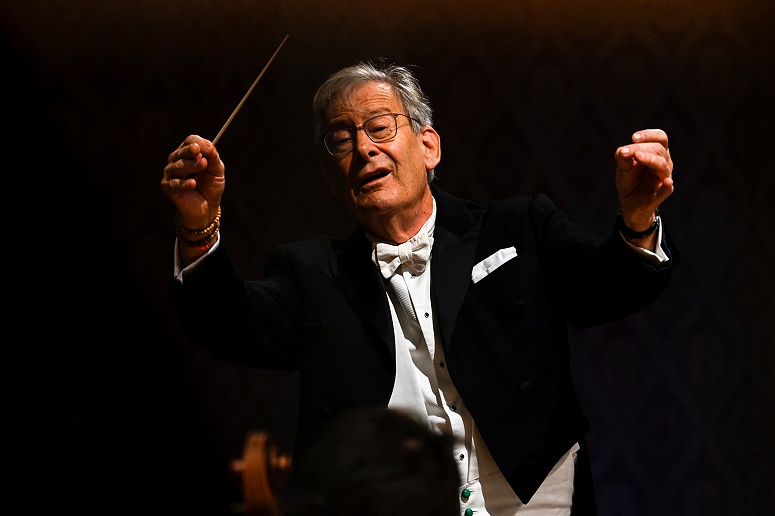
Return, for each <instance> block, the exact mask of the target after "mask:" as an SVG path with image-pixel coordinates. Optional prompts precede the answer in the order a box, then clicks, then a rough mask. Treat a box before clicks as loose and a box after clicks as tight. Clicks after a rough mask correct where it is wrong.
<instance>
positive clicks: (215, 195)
mask: <svg viewBox="0 0 775 516" xmlns="http://www.w3.org/2000/svg"><path fill="white" fill-rule="evenodd" d="M225 172H226V166H225V165H224V164H223V162H222V161H221V158H220V157H219V155H218V151H217V150H216V148H215V146H214V145H213V144H212V143H211V142H210V141H209V140H206V139H204V138H202V137H200V136H197V135H191V136H189V137H187V138H186V139H185V140H184V141H183V143H181V144H180V146H179V147H178V148H177V149H176V150H175V151H173V152H172V153H171V154H170V155H169V158H167V166H165V167H164V176H163V177H162V180H161V190H162V192H163V193H164V195H166V196H167V197H168V198H169V199H170V200H171V201H172V203H173V204H174V205H175V209H176V210H177V217H178V223H179V224H180V225H181V226H183V227H185V228H190V229H197V228H205V227H207V226H208V225H209V224H210V223H211V222H212V221H213V219H215V217H216V216H217V214H218V207H219V206H220V204H221V196H222V195H223V190H224V188H225V186H226V176H225Z"/></svg>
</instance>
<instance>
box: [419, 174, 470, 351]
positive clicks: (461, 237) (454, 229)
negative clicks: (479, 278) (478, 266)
mask: <svg viewBox="0 0 775 516" xmlns="http://www.w3.org/2000/svg"><path fill="white" fill-rule="evenodd" d="M433 194H434V197H435V198H436V207H437V215H436V228H435V230H434V233H433V251H432V254H431V286H432V287H431V288H432V289H433V300H434V302H435V306H436V317H437V318H438V321H439V330H440V332H441V340H442V343H443V345H444V348H445V349H448V346H449V341H450V338H451V337H452V331H453V330H454V328H455V320H456V319H457V314H458V312H459V311H460V307H461V305H462V304H463V299H464V298H465V295H466V291H467V290H468V287H469V285H470V284H471V269H472V268H473V266H474V257H475V254H476V245H477V243H478V239H479V228H480V224H481V222H480V214H481V213H482V211H481V208H479V207H478V206H474V205H472V204H470V203H464V202H462V201H460V200H458V199H455V198H453V197H451V196H450V195H449V194H446V193H445V192H442V191H440V190H438V189H434V190H433Z"/></svg>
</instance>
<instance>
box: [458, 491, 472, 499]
mask: <svg viewBox="0 0 775 516" xmlns="http://www.w3.org/2000/svg"><path fill="white" fill-rule="evenodd" d="M460 496H462V497H463V498H468V497H470V496H471V491H470V490H469V489H463V490H462V491H460Z"/></svg>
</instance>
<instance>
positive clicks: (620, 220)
mask: <svg viewBox="0 0 775 516" xmlns="http://www.w3.org/2000/svg"><path fill="white" fill-rule="evenodd" d="M659 221H660V218H659V209H657V210H656V211H655V212H654V222H652V223H651V225H650V226H649V227H648V228H646V229H644V230H642V231H637V230H635V229H632V228H631V227H629V226H628V225H627V223H626V222H625V221H624V217H622V210H619V212H618V213H617V214H616V227H617V228H618V229H619V231H620V232H621V234H622V235H623V236H624V238H626V239H627V240H641V239H644V238H648V237H650V236H651V235H653V234H654V232H656V230H657V229H658V228H659V223H660V222H659Z"/></svg>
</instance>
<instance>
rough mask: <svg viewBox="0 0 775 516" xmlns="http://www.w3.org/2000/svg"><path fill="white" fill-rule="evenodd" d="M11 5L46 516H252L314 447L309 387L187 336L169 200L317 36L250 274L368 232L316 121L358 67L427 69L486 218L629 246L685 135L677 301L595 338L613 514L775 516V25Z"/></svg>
mask: <svg viewBox="0 0 775 516" xmlns="http://www.w3.org/2000/svg"><path fill="white" fill-rule="evenodd" d="M0 5H2V10H1V11H0V26H2V43H3V46H2V52H3V54H2V59H3V61H2V62H3V69H4V74H3V76H4V79H2V82H3V83H4V91H5V95H4V100H5V102H4V112H5V113H4V115H3V120H4V123H3V124H2V125H3V132H4V138H3V141H4V143H5V144H6V146H5V148H4V149H3V151H4V152H3V153H2V154H3V157H4V159H3V165H4V166H3V172H4V174H3V176H4V177H3V183H2V184H3V187H4V188H3V194H4V195H3V197H4V199H5V201H6V202H5V204H6V206H7V212H6V214H5V227H4V233H5V238H4V240H5V253H4V255H5V258H4V261H5V263H6V264H7V265H6V267H7V270H8V274H7V277H6V285H7V288H6V292H7V293H8V294H9V295H8V296H7V300H6V301H7V303H6V305H7V306H9V308H8V309H6V314H7V321H8V328H9V329H10V328H14V327H15V328H17V330H16V331H15V332H10V331H9V332H8V335H7V337H6V339H5V341H6V345H5V346H4V348H5V349H6V351H7V354H6V360H7V363H8V364H9V367H8V371H7V374H8V375H9V376H8V377H9V378H13V377H14V375H17V374H18V373H19V372H21V373H22V375H23V376H22V377H23V382H22V383H21V384H20V385H21V386H20V387H19V388H18V389H16V388H14V389H12V390H9V398H10V399H11V400H12V401H13V402H16V403H14V404H9V405H8V415H9V417H12V418H14V419H12V420H11V421H12V424H11V426H13V427H14V428H19V429H21V430H22V433H24V434H25V435H24V437H28V438H29V437H31V438H32V444H31V445H30V446H31V447H30V448H21V449H15V450H12V451H15V452H17V453H19V452H21V454H22V455H23V456H25V457H27V459H26V461H25V462H27V468H28V469H25V470H24V471H25V472H24V473H20V474H19V475H16V480H18V481H19V482H20V483H21V484H24V485H26V486H27V487H30V486H32V487H34V494H33V495H32V496H33V498H30V497H29V495H26V498H24V500H23V501H24V502H25V503H27V504H29V505H28V508H29V507H31V508H34V509H36V510H39V511H40V512H47V511H48V510H50V509H56V510H63V509H72V510H74V511H75V513H77V514H91V513H94V514H105V513H160V514H164V513H169V514H211V515H219V514H228V513H229V511H230V510H233V509H234V506H233V505H232V504H233V503H235V502H237V501H239V497H240V493H239V491H238V485H237V483H236V481H235V478H234V477H233V475H231V474H230V473H229V472H228V467H229V462H230V461H231V460H232V459H234V458H237V457H239V456H240V455H241V454H242V445H243V439H244V438H245V436H246V434H247V432H249V431H253V430H268V431H271V432H272V433H273V435H274V436H275V437H276V438H277V439H278V441H279V443H280V445H281V446H282V447H284V449H286V450H287V449H288V448H289V447H290V443H291V442H292V439H293V409H294V408H295V403H296V398H295V387H294V379H295V378H294V376H293V375H292V374H286V373H272V372H258V371H252V370H247V369H244V368H240V367H235V366H233V365H229V364H226V363H223V362H221V361H219V360H218V359H215V358H214V357H212V356H209V355H208V354H206V353H204V352H203V351H201V350H199V349H197V348H195V347H193V346H192V345H191V344H190V343H189V342H188V341H187V340H186V339H185V338H184V337H183V336H182V334H181V333H180V329H179V326H178V321H177V319H176V317H175V314H174V313H173V312H172V311H171V309H170V306H169V304H168V299H167V295H166V287H167V282H168V281H169V279H170V276H171V271H172V265H171V258H172V245H173V238H174V222H173V209H172V206H171V204H169V203H168V202H167V200H166V199H165V198H164V197H163V196H162V194H161V192H160V189H159V181H160V180H161V176H162V169H163V167H164V165H165V163H166V159H167V155H168V154H169V153H170V152H171V151H172V150H174V149H175V148H176V147H177V145H178V144H179V143H180V142H181V141H182V140H183V138H184V137H185V136H186V135H188V134H191V133H197V134H201V135H203V136H205V137H209V138H212V137H214V136H215V134H216V133H217V132H218V131H219V129H220V128H221V126H222V125H223V123H224V122H225V121H226V119H227V118H228V116H229V115H230V114H231V112H232V110H233V109H234V107H235V106H236V105H237V104H238V102H239V101H240V100H241V98H242V96H243V94H244V93H245V91H246V90H247V89H248V87H249V86H250V85H251V84H252V82H253V80H254V79H255V77H256V76H257V74H258V73H259V72H260V70H261V69H262V68H263V66H264V64H265V63H266V62H267V60H268V59H269V57H270V56H271V55H272V53H273V52H274V50H275V49H276V48H277V45H279V43H280V42H281V41H282V39H283V37H285V35H286V34H290V37H289V39H288V41H287V43H286V44H285V47H284V48H283V49H282V50H281V52H280V53H279V54H278V56H277V58H276V60H275V61H274V63H273V64H272V66H271V67H270V68H269V70H268V71H267V73H266V74H265V75H264V77H263V78H262V80H261V82H260V83H259V85H258V86H257V87H256V89H255V91H254V92H253V94H252V96H251V97H250V98H249V99H248V101H247V102H246V103H245V105H244V107H243V109H242V111H241V112H240V114H239V115H238V116H237V117H236V118H235V119H234V121H233V123H232V124H231V126H230V127H229V129H228V130H227V131H226V133H225V134H224V136H223V138H222V139H221V141H220V142H219V150H220V152H221V154H222V157H223V159H224V161H225V162H226V165H227V177H228V185H227V191H226V196H225V198H224V202H223V228H222V230H223V234H224V238H226V239H228V242H229V245H230V248H231V249H232V250H233V251H234V254H235V258H236V259H237V261H238V263H239V265H240V266H241V267H242V268H243V271H244V272H245V273H247V274H248V275H258V274H260V272H261V269H262V266H263V260H264V257H265V255H266V253H267V250H268V248H269V246H270V245H271V244H273V243H276V242H281V241H288V240H293V239H297V238H300V237H304V236H307V235H311V234H315V233H320V232H326V233H333V234H336V235H342V236H344V235H346V234H348V233H349V231H350V229H351V225H350V223H349V222H348V221H347V219H346V218H344V216H343V214H342V213H341V212H340V211H339V209H338V208H337V207H336V205H335V204H334V203H333V202H332V201H331V200H330V199H329V198H328V197H327V194H326V193H325V191H324V190H322V188H323V182H322V179H321V178H320V176H319V174H318V172H317V167H316V155H315V149H314V146H313V144H312V142H311V134H312V118H311V115H310V111H311V110H310V107H311V98H312V95H313V93H314V91H315V89H316V87H317V86H318V85H319V83H320V82H321V81H322V80H323V79H324V78H325V77H326V76H327V75H328V74H329V73H331V72H333V71H335V70H336V69H338V68H340V67H342V66H345V65H349V64H352V63H354V62H355V61H356V60H360V59H369V58H378V57H384V58H386V59H387V60H388V61H394V62H397V63H400V64H406V65H411V66H412V67H413V69H414V70H415V72H416V74H417V75H418V77H419V78H420V80H421V83H422V84H423V86H424V88H425V90H426V93H427V94H428V96H429V97H430V100H431V103H432V106H433V107H434V108H435V113H436V116H435V125H436V128H437V130H438V131H439V133H440V134H441V141H442V149H443V158H442V161H441V164H440V166H439V167H438V169H437V172H438V176H439V179H438V183H439V185H440V186H442V187H443V188H445V189H446V190H448V191H449V192H451V193H453V194H456V195H459V196H464V197H468V198H471V199H473V200H476V201H478V202H481V203H483V204H486V203H487V202H489V201H491V200H493V199H495V198H500V197H504V196H511V195H522V194H526V195H531V194H535V193H539V192H541V193H546V194H548V195H549V196H550V197H551V198H552V199H553V200H554V201H555V202H556V203H557V204H558V205H560V206H561V207H563V208H564V209H565V210H566V211H567V212H568V213H569V214H570V215H571V216H572V218H574V219H576V220H577V221H578V222H579V223H581V224H582V225H583V226H585V227H587V228H588V229H590V230H591V231H593V232H595V233H598V234H601V235H605V234H607V233H608V232H609V230H610V227H611V224H612V222H613V215H614V214H615V212H616V208H617V203H616V193H615V190H614V185H613V168H614V161H613V152H614V150H615V149H616V147H618V146H620V145H623V144H625V143H628V142H629V138H630V135H631V133H632V132H634V131H635V130H637V129H641V128H646V127H660V128H662V129H664V130H666V131H667V133H668V135H669V136H670V148H671V151H672V155H673V159H674V161H675V172H674V178H675V184H676V192H675V194H674V195H673V196H672V197H671V198H670V199H668V201H667V202H666V203H665V204H664V205H663V209H662V212H663V215H664V221H665V224H666V225H667V227H668V228H669V230H670V231H671V233H672V234H673V236H674V239H675V241H676V242H677V243H678V245H679V246H680V248H681V250H682V251H683V257H682V262H681V264H680V268H679V269H678V271H677V274H676V276H675V279H674V282H673V283H672V285H671V286H670V288H669V289H668V291H667V292H666V293H665V294H664V296H663V297H662V299H661V300H660V301H659V302H658V303H657V304H656V305H654V306H652V307H650V308H649V309H647V310H644V311H642V312H640V313H638V314H636V315H634V316H631V317H629V318H627V319H626V320H623V321H621V322H617V323H615V324H611V325H608V326H605V327H601V328H595V329H590V330H585V331H583V332H579V331H575V330H571V331H572V339H573V344H574V363H573V366H574V375H575V378H576V380H577V384H578V388H579V391H580V394H581V397H582V401H583V403H584V405H585V407H586V409H587V411H588V414H589V418H590V420H591V422H592V425H593V429H592V431H591V433H590V435H589V446H590V448H591V452H592V458H593V463H592V465H593V469H594V473H595V477H596V482H597V486H598V500H599V505H600V509H601V514H602V515H654V514H659V515H662V514H666V515H704V516H707V515H722V514H723V515H764V514H775V495H774V494H773V487H775V482H774V480H775V474H774V473H773V464H774V463H775V445H774V444H773V439H772V436H773V430H774V429H775V419H774V416H773V412H774V411H773V402H775V380H774V379H773V378H774V377H775V375H773V371H774V370H775V349H773V345H774V344H775V337H774V336H773V335H774V334H773V330H774V329H775V328H774V326H773V321H772V318H773V314H774V313H775V302H774V301H773V299H774V298H775V296H774V295H773V287H774V286H775V266H773V260H774V259H775V245H774V244H773V227H775V220H773V219H774V218H773V216H772V206H771V205H772V199H773V194H775V167H774V166H773V156H772V154H773V150H775V147H773V141H774V140H775V95H774V94H773V92H775V66H774V65H773V57H772V55H773V51H774V50H775V45H773V43H774V40H775V37H773V29H772V26H771V20H772V18H773V14H775V12H774V11H775V9H773V2H772V1H771V0H737V1H735V2H731V1H730V2H721V1H717V0H712V1H703V2H700V1H690V2H681V1H652V2H649V1H645V0H641V1H637V0H633V1H626V2H625V1H608V2H592V1H575V2H570V1H551V0H547V1H538V0H532V1H510V2H506V1H503V2H494V1H487V0H481V1H479V2H463V1H460V0H450V1H441V0H439V1H420V0H417V1H414V2H410V1H407V0H400V1H393V2H371V1H365V0H361V1H353V0H342V1H340V2H336V3H334V2H316V1H313V0H298V1H287V2H281V1H279V0H272V1H268V2H249V1H247V0H244V1H228V0H224V1H220V2H219V1H214V0H213V1H206V0H190V1H188V2H181V1H168V2H152V1H149V0H133V1H127V0H113V1H111V2H104V1H96V0H81V1H72V2H54V1H48V2H44V1H40V0H37V1H29V0H28V1H25V2H8V1H3V2H2V3H1V4H0ZM202 324H203V325H217V324H218V321H216V320H203V321H202ZM19 349H20V350H22V351H25V353H23V354H22V355H21V356H20V357H19V358H17V357H16V355H15V354H12V353H11V352H10V351H11V350H19ZM28 393H29V396H27V394H28ZM22 394H24V395H22ZM17 404H18V405H17ZM11 447H14V448H15V447H16V444H15V441H11ZM28 450H32V452H35V453H32V452H30V451H28ZM14 498H21V495H17V496H11V497H10V499H14ZM17 501H18V500H17ZM32 512H35V511H32Z"/></svg>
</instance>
